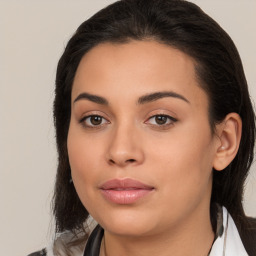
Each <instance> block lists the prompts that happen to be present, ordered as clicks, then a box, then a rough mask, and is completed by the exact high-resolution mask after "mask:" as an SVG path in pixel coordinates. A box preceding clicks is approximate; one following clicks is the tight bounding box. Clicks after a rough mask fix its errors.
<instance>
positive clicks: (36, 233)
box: [0, 0, 256, 256]
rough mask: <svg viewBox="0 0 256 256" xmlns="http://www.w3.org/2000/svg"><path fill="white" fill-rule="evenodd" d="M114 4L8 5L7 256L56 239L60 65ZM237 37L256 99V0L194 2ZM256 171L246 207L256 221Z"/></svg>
mask: <svg viewBox="0 0 256 256" xmlns="http://www.w3.org/2000/svg"><path fill="white" fill-rule="evenodd" d="M111 2H113V1H111V0H109V1H107V0H90V1H89V0H83V1H81V0H75V1H72V0H52V1H50V0H47V1H39V0H16V1H13V0H0V33H1V39H0V122H1V124H0V202H1V204H0V207H1V208H0V254H1V255H5V256H20V255H24V256H25V255H27V254H28V253H29V252H32V251H34V250H37V249H40V248H41V247H44V246H45V245H46V244H48V243H49V241H50V240H51V238H52V234H53V228H54V221H53V219H52V216H51V212H50V203H51V197H52V191H53V184H54V179H55V170H56V153H55V141H54V129H53V125H52V101H53V97H54V77H55V71H56V65H57V61H58V59H59V57H60V55H61V53H62V52H63V49H64V45H65V44H66V42H67V40H68V39H69V38H70V36H71V35H72V33H73V32H74V31H75V29H76V28H77V26H78V25H79V24H80V23H81V22H82V21H84V20H85V19H87V18H88V17H90V16H91V15H92V14H93V13H95V12H96V11H97V10H99V9H101V8H102V7H104V6H105V5H107V4H108V3H111ZM192 2H195V3H197V4H198V5H199V6H200V7H201V8H202V9H203V10H205V11H206V12H207V13H208V14H209V15H210V16H212V17H213V18H214V19H216V20H217V21H218V22H219V23H220V25H221V26H222V27H223V28H224V29H225V30H226V31H227V32H228V33H229V34H230V36H231V37H232V38H233V40H234V42H235V43H236V45H237V48H238V50H239V52H240V54H241V58H242V61H243V63H244V68H245V73H246V75H247V79H248V83H249V87H250V92H251V95H252V97H253V98H254V99H256V87H255V84H256V72H255V67H256V53H255V46H256V15H255V13H256V1H255V0H223V1H221V0H219V1H218V0H217V1H214V0H193V1H192ZM255 197H256V172H255V167H254V168H253V169H252V171H251V175H250V176H249V179H248V184H247V187H246V198H245V209H246V212H247V214H248V215H251V216H254V217H256V203H255V202H256V200H255Z"/></svg>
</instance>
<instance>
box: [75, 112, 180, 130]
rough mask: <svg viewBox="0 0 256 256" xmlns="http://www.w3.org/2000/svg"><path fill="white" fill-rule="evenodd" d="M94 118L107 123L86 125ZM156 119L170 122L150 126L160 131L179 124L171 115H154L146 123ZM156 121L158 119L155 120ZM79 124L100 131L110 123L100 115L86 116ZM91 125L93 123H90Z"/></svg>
mask: <svg viewBox="0 0 256 256" xmlns="http://www.w3.org/2000/svg"><path fill="white" fill-rule="evenodd" d="M93 117H97V118H101V120H105V121H106V122H105V123H103V124H102V123H101V124H99V125H93V124H91V125H90V124H89V125H88V124H86V121H87V120H88V119H89V120H90V119H91V118H93ZM156 117H164V118H167V119H168V120H169V123H167V124H166V123H165V124H157V123H156V121H155V124H150V125H151V126H156V127H157V128H160V129H166V128H169V127H170V126H172V125H174V123H175V122H177V121H178V120H177V119H176V118H174V117H172V116H169V115H166V114H157V115H153V116H151V117H150V118H148V119H147V121H146V123H147V122H148V120H151V119H153V118H156ZM155 120H156V119H155ZM79 123H81V124H82V125H83V126H84V127H85V128H89V129H99V128H101V127H102V126H104V125H105V124H106V123H110V122H109V121H107V120H106V119H105V118H104V117H103V116H100V115H88V116H84V117H83V118H82V119H81V120H80V121H79ZM90 123H91V121H90Z"/></svg>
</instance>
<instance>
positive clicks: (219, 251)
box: [209, 207, 248, 256]
mask: <svg viewBox="0 0 256 256" xmlns="http://www.w3.org/2000/svg"><path fill="white" fill-rule="evenodd" d="M222 210H223V227H224V232H223V234H222V236H221V237H218V238H217V239H216V240H215V242H214V244H213V246H212V250H211V252H210V254H209V256H248V254H247V252H246V250H245V248H244V245H243V243H242V241H241V238H240V236H239V233H238V230H237V228H236V225H235V223H234V221H233V219H232V217H231V215H230V214H229V213H228V211H227V209H226V208H225V207H222Z"/></svg>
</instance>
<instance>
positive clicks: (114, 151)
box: [107, 119, 144, 166]
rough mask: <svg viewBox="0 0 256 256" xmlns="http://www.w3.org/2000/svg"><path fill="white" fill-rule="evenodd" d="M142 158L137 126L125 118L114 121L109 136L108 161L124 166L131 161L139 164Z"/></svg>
mask: <svg viewBox="0 0 256 256" xmlns="http://www.w3.org/2000/svg"><path fill="white" fill-rule="evenodd" d="M143 158H144V155H143V150H142V144H141V143H140V142H139V130H138V127H136V125H134V124H133V122H131V121H129V120H127V119H126V120H123V121H120V122H118V123H116V125H114V128H113V130H112V133H111V136H110V138H109V147H108V152H107V160H108V162H109V163H111V164H116V165H120V166H124V165H127V164H131V163H133V164H135V163H137V164H139V163H141V162H142V161H143Z"/></svg>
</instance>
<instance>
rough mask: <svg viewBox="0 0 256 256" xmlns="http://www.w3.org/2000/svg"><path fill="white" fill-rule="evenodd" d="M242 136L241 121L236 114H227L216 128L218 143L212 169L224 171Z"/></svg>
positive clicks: (235, 152)
mask: <svg viewBox="0 0 256 256" xmlns="http://www.w3.org/2000/svg"><path fill="white" fill-rule="evenodd" d="M241 134H242V120H241V118H240V116H239V115H238V114H237V113H229V114H228V115H227V116H226V117H225V119H224V120H223V122H221V124H219V125H218V127H217V135H218V138H219V143H218V145H217V146H216V154H215V158H214V162H213V168H214V169H215V170H217V171H221V170H223V169H225V168H226V167H227V166H228V165H229V164H230V163H231V162H232V160H233V159H234V158H235V156H236V154H237V151H238V149H239V144H240V140H241Z"/></svg>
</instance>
